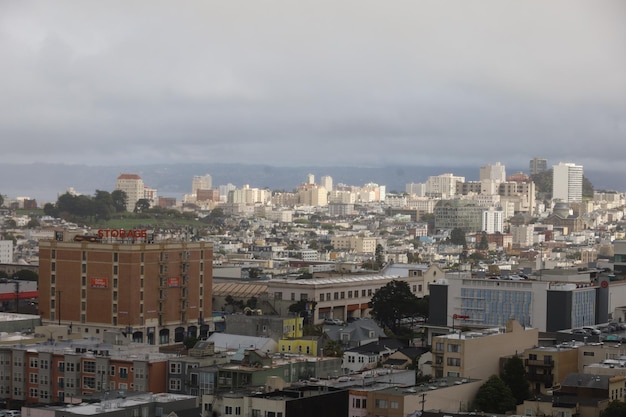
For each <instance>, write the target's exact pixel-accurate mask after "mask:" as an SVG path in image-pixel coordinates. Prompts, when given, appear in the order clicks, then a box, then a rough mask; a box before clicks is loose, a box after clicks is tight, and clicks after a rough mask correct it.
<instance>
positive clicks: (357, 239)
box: [330, 236, 377, 254]
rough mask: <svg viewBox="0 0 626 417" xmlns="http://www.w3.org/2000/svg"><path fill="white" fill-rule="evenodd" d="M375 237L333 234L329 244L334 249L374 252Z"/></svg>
mask: <svg viewBox="0 0 626 417" xmlns="http://www.w3.org/2000/svg"><path fill="white" fill-rule="evenodd" d="M376 242H377V240H376V238H375V237H364V236H333V237H332V238H331V239H330V244H331V245H333V247H334V248H335V250H345V251H353V252H355V253H371V254H374V253H376Z"/></svg>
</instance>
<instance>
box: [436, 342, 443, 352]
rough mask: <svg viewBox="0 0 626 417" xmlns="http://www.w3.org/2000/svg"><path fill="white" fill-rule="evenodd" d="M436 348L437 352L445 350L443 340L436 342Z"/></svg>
mask: <svg viewBox="0 0 626 417" xmlns="http://www.w3.org/2000/svg"><path fill="white" fill-rule="evenodd" d="M435 350H436V351H437V352H441V351H442V350H443V342H437V343H435Z"/></svg>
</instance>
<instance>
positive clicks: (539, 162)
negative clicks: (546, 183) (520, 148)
mask: <svg viewBox="0 0 626 417" xmlns="http://www.w3.org/2000/svg"><path fill="white" fill-rule="evenodd" d="M547 170H548V161H547V160H545V159H543V158H533V159H531V160H530V175H535V174H539V173H540V172H543V171H547Z"/></svg>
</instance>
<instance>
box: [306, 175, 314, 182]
mask: <svg viewBox="0 0 626 417" xmlns="http://www.w3.org/2000/svg"><path fill="white" fill-rule="evenodd" d="M306 183H307V184H315V175H313V174H307V176H306Z"/></svg>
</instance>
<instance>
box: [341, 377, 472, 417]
mask: <svg viewBox="0 0 626 417" xmlns="http://www.w3.org/2000/svg"><path fill="white" fill-rule="evenodd" d="M483 383H484V381H480V380H476V379H471V380H470V379H466V378H443V379H440V380H439V381H437V382H434V383H432V384H429V385H425V386H416V387H409V388H400V387H397V386H395V387H390V388H385V389H381V390H377V391H369V392H368V393H367V415H368V416H377V417H405V416H408V415H412V414H413V413H415V412H416V411H419V410H422V409H423V410H442V411H446V412H450V413H452V412H460V411H472V410H471V408H470V407H471V402H472V401H473V399H474V397H475V396H476V393H477V392H478V389H479V388H480V386H481V385H482V384H483ZM353 391H356V390H351V393H352V392H353ZM422 401H423V404H422ZM350 415H352V414H350Z"/></svg>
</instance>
